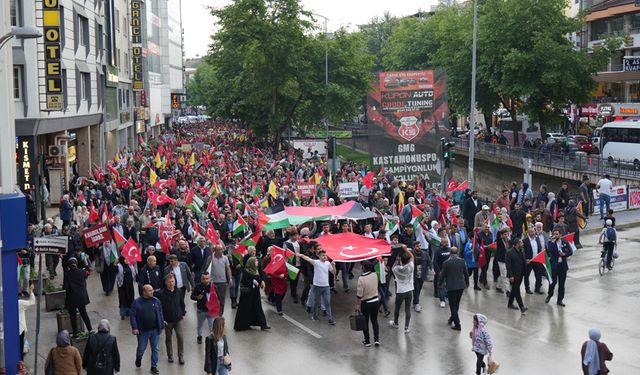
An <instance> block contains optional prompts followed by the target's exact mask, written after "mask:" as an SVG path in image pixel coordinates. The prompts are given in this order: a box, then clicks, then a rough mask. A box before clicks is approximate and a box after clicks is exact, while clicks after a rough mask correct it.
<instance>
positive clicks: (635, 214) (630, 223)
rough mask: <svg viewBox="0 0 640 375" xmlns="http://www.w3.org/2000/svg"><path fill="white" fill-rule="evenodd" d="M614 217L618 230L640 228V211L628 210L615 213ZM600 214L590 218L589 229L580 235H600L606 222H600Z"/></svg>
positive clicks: (597, 213)
mask: <svg viewBox="0 0 640 375" xmlns="http://www.w3.org/2000/svg"><path fill="white" fill-rule="evenodd" d="M613 216H614V217H615V218H616V229H626V228H633V227H637V226H640V210H627V211H620V212H614V214H613ZM599 217H600V213H599V212H594V214H593V215H591V216H589V219H588V221H587V227H586V228H585V229H583V230H581V231H580V234H581V235H582V234H596V233H600V231H601V230H602V227H603V226H604V222H603V221H602V220H599Z"/></svg>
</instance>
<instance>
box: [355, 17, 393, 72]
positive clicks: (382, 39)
mask: <svg viewBox="0 0 640 375" xmlns="http://www.w3.org/2000/svg"><path fill="white" fill-rule="evenodd" d="M399 24H400V19H399V18H397V17H394V16H392V15H391V14H390V13H389V12H384V14H383V15H382V17H377V16H376V17H373V18H372V19H371V20H370V21H369V23H367V24H365V25H361V26H360V33H361V34H362V37H363V38H364V42H365V44H366V47H367V52H369V54H371V55H373V56H374V58H375V60H374V64H373V71H374V72H378V71H381V70H384V66H383V61H382V60H383V58H384V56H385V50H386V49H387V48H388V46H389V43H390V41H389V39H390V38H391V35H392V34H393V32H394V30H395V29H396V28H397V27H398V25H399Z"/></svg>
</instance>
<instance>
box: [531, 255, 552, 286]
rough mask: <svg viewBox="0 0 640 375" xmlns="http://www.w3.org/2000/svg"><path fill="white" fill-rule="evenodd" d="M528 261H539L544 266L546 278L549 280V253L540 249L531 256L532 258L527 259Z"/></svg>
mask: <svg viewBox="0 0 640 375" xmlns="http://www.w3.org/2000/svg"><path fill="white" fill-rule="evenodd" d="M528 263H540V264H542V265H543V266H544V269H545V270H546V271H547V279H549V282H551V275H552V273H551V260H550V259H549V254H547V252H546V250H545V251H541V252H539V253H538V255H536V256H535V257H533V259H531V260H529V262H528Z"/></svg>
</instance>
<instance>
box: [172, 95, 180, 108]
mask: <svg viewBox="0 0 640 375" xmlns="http://www.w3.org/2000/svg"><path fill="white" fill-rule="evenodd" d="M180 96H181V95H180V94H171V108H173V109H180V107H181V104H180V102H181V100H180V99H181V98H180Z"/></svg>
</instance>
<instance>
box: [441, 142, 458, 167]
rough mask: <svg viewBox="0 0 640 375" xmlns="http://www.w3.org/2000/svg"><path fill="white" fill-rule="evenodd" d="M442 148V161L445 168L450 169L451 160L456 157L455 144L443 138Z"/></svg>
mask: <svg viewBox="0 0 640 375" xmlns="http://www.w3.org/2000/svg"><path fill="white" fill-rule="evenodd" d="M440 142H441V146H442V161H443V162H444V167H445V168H449V166H450V162H451V159H453V157H454V153H453V148H454V147H455V145H456V144H455V142H450V141H447V140H445V139H444V138H442V139H441V140H440Z"/></svg>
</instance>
